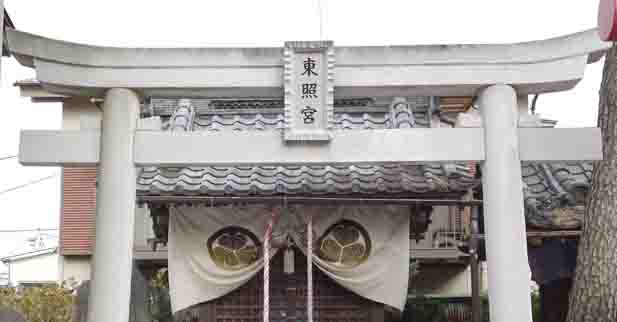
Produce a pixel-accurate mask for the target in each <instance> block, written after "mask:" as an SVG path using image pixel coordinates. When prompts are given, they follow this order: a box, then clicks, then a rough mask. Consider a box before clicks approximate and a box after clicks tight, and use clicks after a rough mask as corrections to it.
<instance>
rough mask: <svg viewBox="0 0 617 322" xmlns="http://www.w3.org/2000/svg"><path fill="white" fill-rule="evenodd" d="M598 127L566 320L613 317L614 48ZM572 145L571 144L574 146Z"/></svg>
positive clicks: (616, 267)
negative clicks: (598, 145)
mask: <svg viewBox="0 0 617 322" xmlns="http://www.w3.org/2000/svg"><path fill="white" fill-rule="evenodd" d="M598 126H599V127H600V128H601V129H602V139H603V148H602V149H603V152H604V161H600V162H596V163H595V166H594V172H593V181H592V189H591V193H590V195H589V197H588V199H587V206H586V211H585V220H584V224H583V234H582V236H581V240H580V243H579V251H578V258H577V264H576V273H575V278H574V285H573V288H572V291H571V294H570V310H569V314H568V322H592V321H593V322H614V321H617V47H615V46H613V47H612V48H611V49H610V51H609V52H608V54H607V56H606V61H605V65H604V73H603V79H602V87H601V89H600V104H599V111H598ZM574 148H575V147H574Z"/></svg>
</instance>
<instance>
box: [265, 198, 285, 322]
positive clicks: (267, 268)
mask: <svg viewBox="0 0 617 322" xmlns="http://www.w3.org/2000/svg"><path fill="white" fill-rule="evenodd" d="M280 214H281V213H280V210H278V209H276V208H273V209H272V214H271V215H270V221H269V222H268V226H266V233H265V235H264V285H263V289H264V311H263V317H264V322H270V240H271V239H272V230H273V229H274V225H276V223H277V222H278V219H279V216H280Z"/></svg>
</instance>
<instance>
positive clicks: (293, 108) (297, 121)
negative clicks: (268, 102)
mask: <svg viewBox="0 0 617 322" xmlns="http://www.w3.org/2000/svg"><path fill="white" fill-rule="evenodd" d="M284 51H285V75H284V78H285V140H286V141H323V142H327V141H330V139H331V135H330V128H331V124H332V121H333V117H334V58H335V57H334V46H333V43H332V42H331V41H293V42H286V43H285V49H284Z"/></svg>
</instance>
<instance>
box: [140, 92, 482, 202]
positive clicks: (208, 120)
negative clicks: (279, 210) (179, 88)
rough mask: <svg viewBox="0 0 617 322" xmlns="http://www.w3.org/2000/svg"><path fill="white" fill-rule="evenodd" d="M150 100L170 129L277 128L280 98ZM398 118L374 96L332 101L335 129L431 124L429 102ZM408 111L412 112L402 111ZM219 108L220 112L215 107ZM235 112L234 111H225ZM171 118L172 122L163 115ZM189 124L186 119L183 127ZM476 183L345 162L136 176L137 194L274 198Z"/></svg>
mask: <svg viewBox="0 0 617 322" xmlns="http://www.w3.org/2000/svg"><path fill="white" fill-rule="evenodd" d="M184 103H185V105H186V106H190V108H188V107H187V108H177V107H178V103H177V101H176V100H169V99H152V100H151V101H150V107H149V109H150V110H151V111H152V112H153V113H154V114H155V115H162V116H163V117H164V119H166V124H165V125H164V128H166V129H167V130H173V131H178V130H193V131H282V130H283V126H284V124H283V120H284V118H283V114H282V113H283V109H282V101H280V100H261V101H225V102H223V101H208V100H191V101H188V100H186V101H184ZM406 103H407V104H408V105H405V104H403V105H401V106H402V107H401V108H398V109H397V110H396V113H390V109H389V107H388V105H379V104H375V103H374V102H373V101H372V100H371V99H353V100H351V99H350V100H337V101H335V117H334V119H335V124H334V128H335V129H340V130H357V129H387V128H394V127H397V128H404V127H409V126H410V124H411V123H413V126H414V127H429V126H430V118H429V108H430V102H429V98H426V97H418V98H412V99H407V101H406ZM406 106H408V107H410V108H406ZM219 107H220V108H219ZM230 111H232V113H229V112H230ZM168 115H171V116H170V117H169V118H167V117H166V116H168ZM187 120H191V121H189V122H187ZM477 184H478V181H477V180H476V179H474V178H473V172H472V169H471V168H470V166H469V165H465V164H434V165H401V164H389V165H381V164H378V165H349V166H334V165H331V166H328V165H326V166H310V167H308V166H285V167H283V166H273V167H190V168H156V167H148V168H144V169H142V171H141V175H140V177H139V180H138V188H137V189H138V193H139V194H141V195H159V194H174V195H247V194H251V195H273V194H322V195H323V194H347V195H349V194H374V193H384V194H388V193H426V192H461V193H462V192H466V191H467V190H468V189H470V188H473V187H474V186H476V185H477Z"/></svg>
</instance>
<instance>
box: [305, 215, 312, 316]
mask: <svg viewBox="0 0 617 322" xmlns="http://www.w3.org/2000/svg"><path fill="white" fill-rule="evenodd" d="M307 217H308V218H307V219H308V220H307V225H306V229H307V230H306V239H307V241H306V248H307V253H308V254H307V256H306V257H307V265H308V267H307V269H306V271H307V274H308V276H307V284H308V285H307V296H306V302H307V303H306V309H307V317H308V318H307V320H308V322H313V216H312V214H310V213H309V214H308V215H307Z"/></svg>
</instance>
